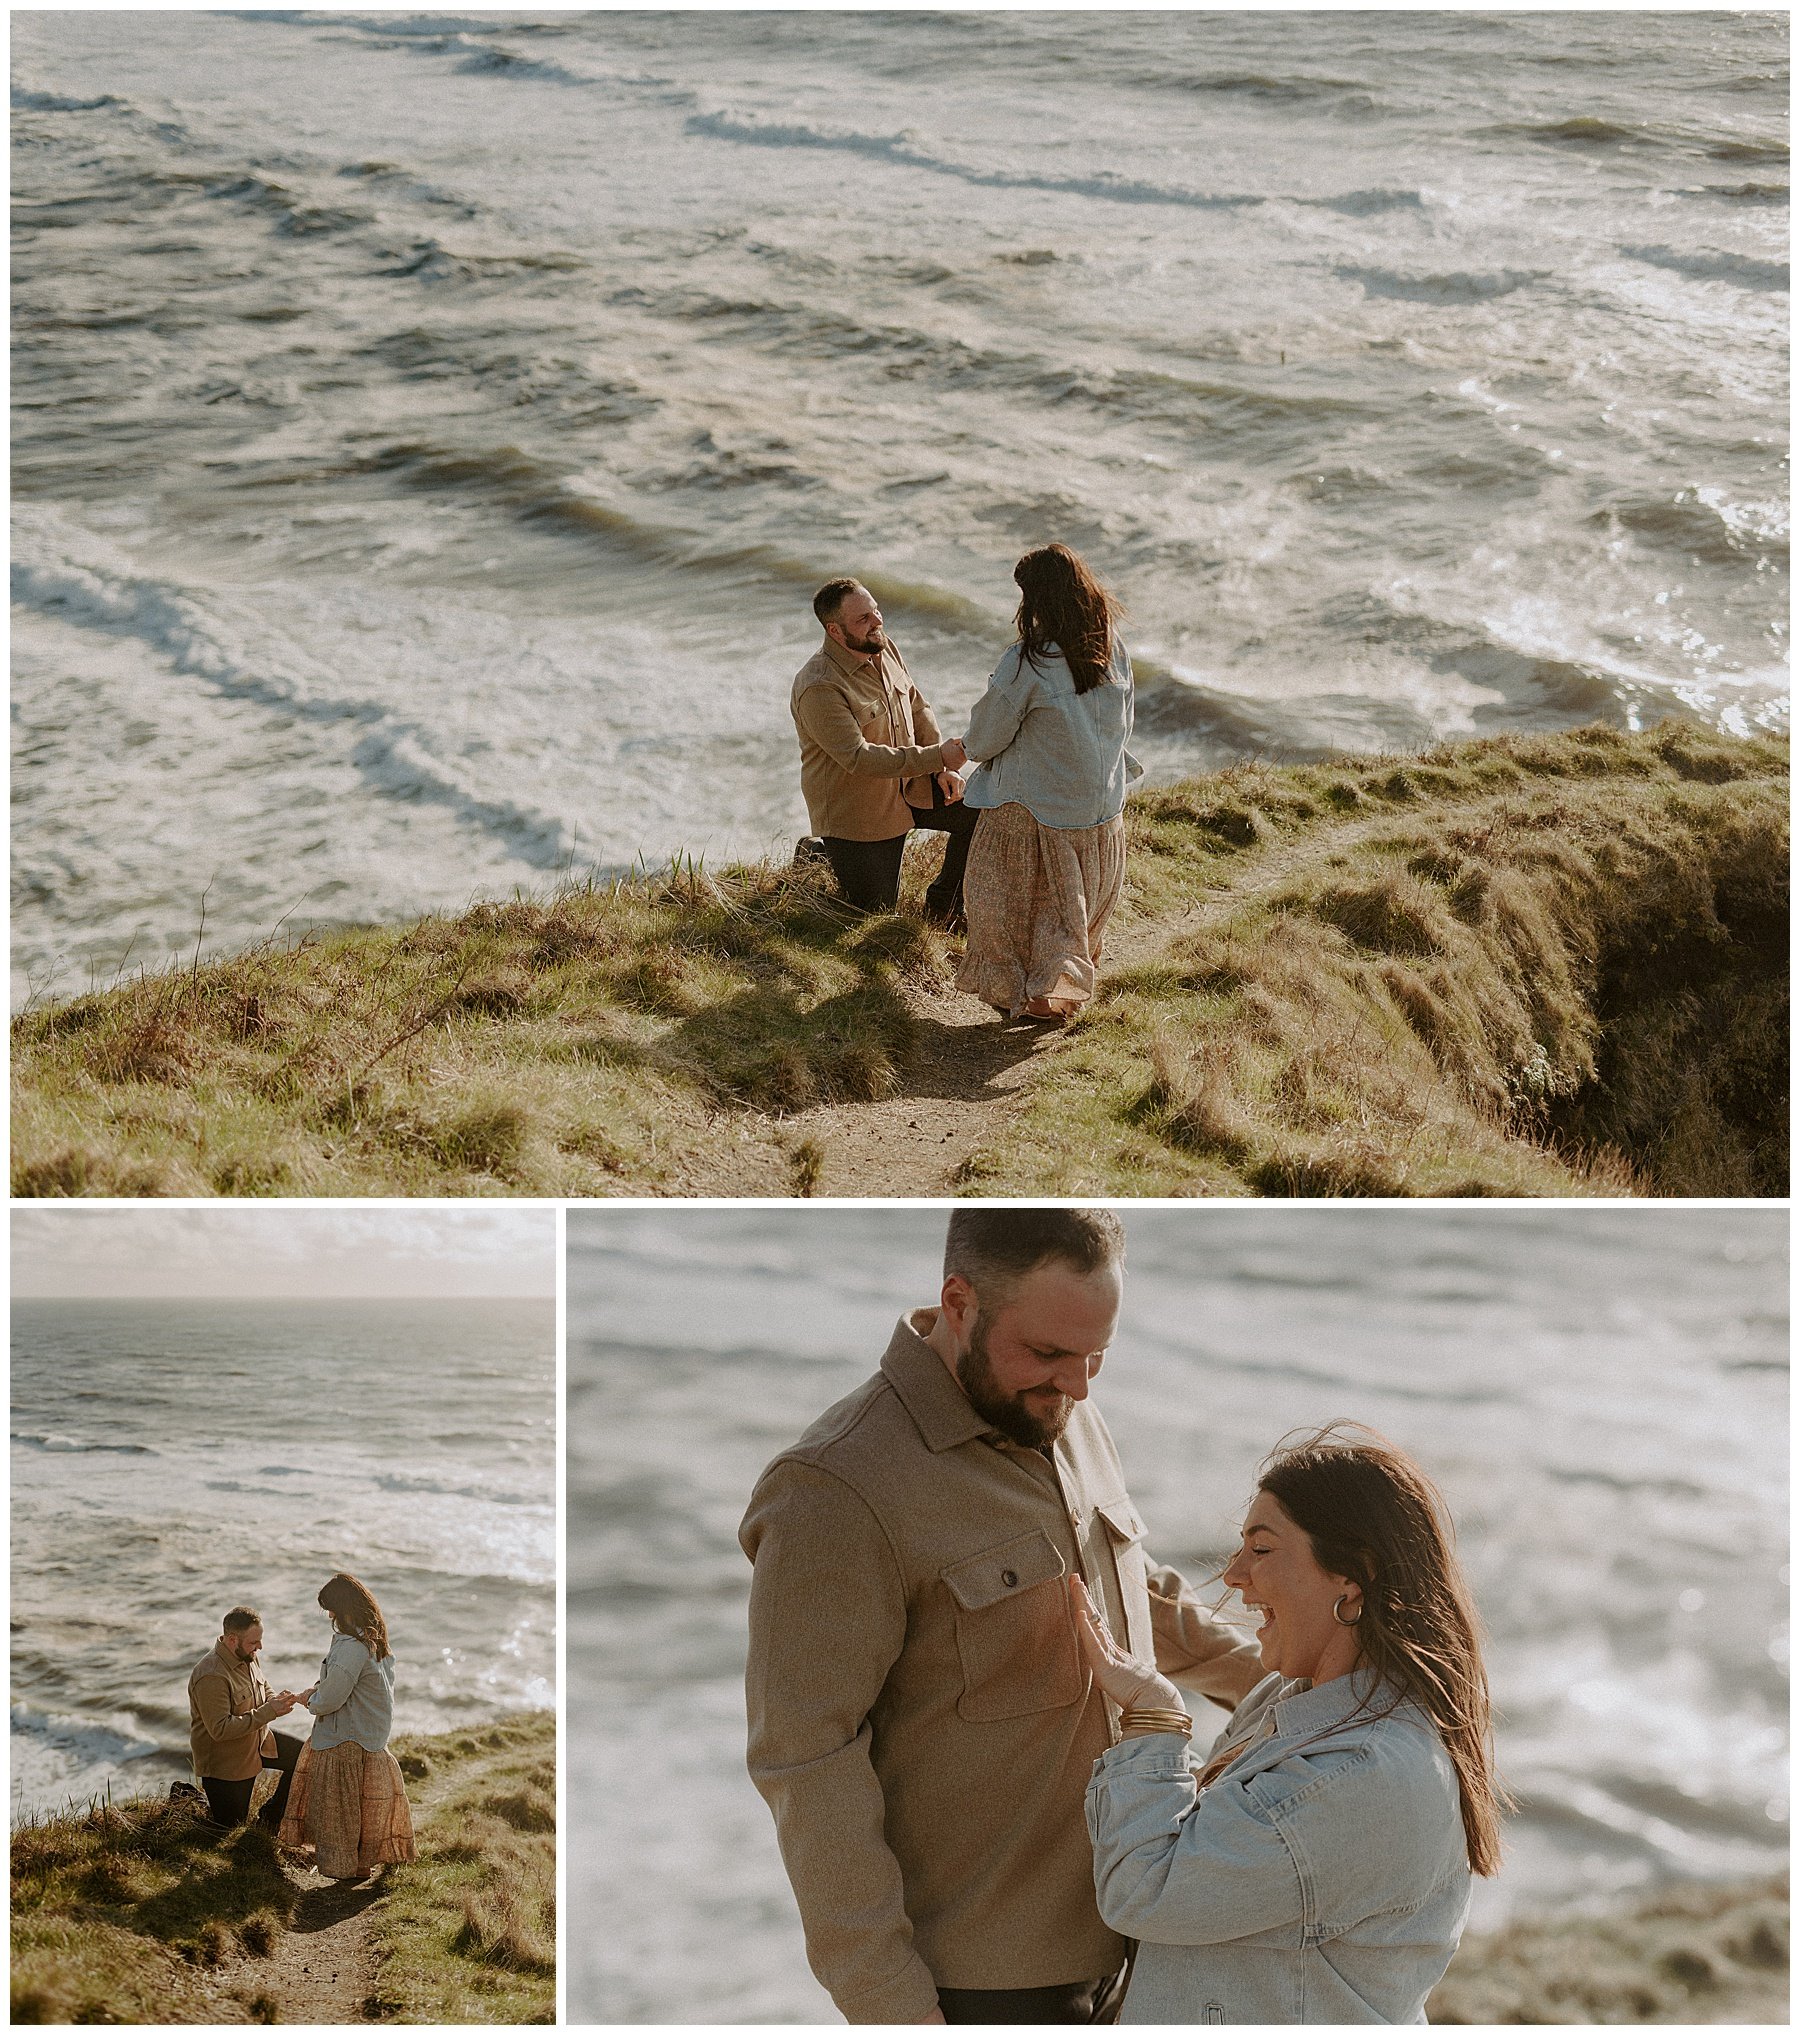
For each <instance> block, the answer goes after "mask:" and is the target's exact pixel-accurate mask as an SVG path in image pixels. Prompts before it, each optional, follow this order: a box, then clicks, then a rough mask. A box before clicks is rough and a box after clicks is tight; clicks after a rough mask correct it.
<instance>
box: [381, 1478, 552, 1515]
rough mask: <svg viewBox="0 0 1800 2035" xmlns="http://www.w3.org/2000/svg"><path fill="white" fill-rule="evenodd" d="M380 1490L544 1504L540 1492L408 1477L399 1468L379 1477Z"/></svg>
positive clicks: (491, 1502) (488, 1502) (497, 1502)
mask: <svg viewBox="0 0 1800 2035" xmlns="http://www.w3.org/2000/svg"><path fill="white" fill-rule="evenodd" d="M375 1486H376V1489H377V1490H380V1491H393V1492H398V1493H401V1494H402V1495H405V1494H411V1493H417V1494H419V1495H421V1496H424V1497H430V1498H475V1499H478V1500H479V1501H480V1502H481V1503H482V1504H483V1505H530V1506H537V1507H541V1506H542V1505H543V1503H544V1499H543V1494H542V1493H541V1492H536V1491H498V1490H496V1489H495V1488H494V1487H493V1485H492V1484H447V1483H445V1482H444V1480H443V1479H442V1478H441V1477H408V1476H403V1475H401V1474H400V1473H399V1472H398V1471H387V1472H383V1473H381V1474H379V1475H377V1477H376V1478H375Z"/></svg>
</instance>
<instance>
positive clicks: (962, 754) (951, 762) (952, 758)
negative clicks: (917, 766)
mask: <svg viewBox="0 0 1800 2035" xmlns="http://www.w3.org/2000/svg"><path fill="white" fill-rule="evenodd" d="M939 746H940V748H941V750H942V752H943V758H944V768H945V769H946V770H960V769H961V768H962V767H963V765H964V764H965V763H967V762H968V760H969V752H968V751H967V750H966V749H965V748H964V747H963V745H962V744H961V743H960V742H959V741H958V740H957V739H956V737H955V736H954V735H952V736H951V737H950V739H949V741H948V742H944V743H941V744H940V745H939Z"/></svg>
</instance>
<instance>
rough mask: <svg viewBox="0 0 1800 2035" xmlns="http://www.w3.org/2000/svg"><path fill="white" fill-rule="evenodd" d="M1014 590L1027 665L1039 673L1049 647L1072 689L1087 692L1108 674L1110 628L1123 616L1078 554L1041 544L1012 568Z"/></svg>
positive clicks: (1066, 548) (1116, 603) (1015, 623)
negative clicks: (1055, 651)
mask: <svg viewBox="0 0 1800 2035" xmlns="http://www.w3.org/2000/svg"><path fill="white" fill-rule="evenodd" d="M1013 578H1014V579H1015V580H1016V581H1017V582H1018V587H1019V612H1018V614H1017V615H1016V616H1015V617H1014V626H1015V627H1016V628H1017V630H1018V632H1019V642H1020V645H1021V646H1022V648H1023V650H1024V653H1025V661H1026V662H1027V663H1028V664H1031V665H1034V666H1038V667H1039V668H1040V669H1041V668H1042V659H1043V657H1044V655H1045V653H1046V652H1047V651H1048V650H1049V649H1050V648H1051V646H1052V645H1054V646H1055V647H1056V648H1057V649H1058V650H1060V651H1061V652H1062V656H1063V662H1064V663H1065V664H1067V666H1068V667H1069V670H1070V672H1071V673H1072V674H1073V676H1074V679H1075V690H1076V691H1077V692H1078V693H1080V692H1092V691H1093V690H1094V688H1095V686H1097V685H1105V684H1106V682H1107V680H1108V678H1109V677H1110V675H1111V667H1112V639H1113V629H1114V627H1115V626H1116V625H1117V623H1118V620H1119V616H1120V615H1121V613H1122V612H1123V610H1122V609H1121V608H1120V606H1119V603H1118V601H1117V600H1116V599H1115V598H1114V596H1113V595H1112V594H1110V593H1108V592H1107V590H1106V588H1105V587H1103V586H1102V585H1101V584H1100V582H1099V581H1098V580H1097V579H1096V578H1095V577H1094V575H1093V574H1092V573H1091V572H1090V571H1089V570H1088V568H1087V565H1086V564H1085V562H1084V561H1083V560H1082V558H1081V557H1080V555H1079V554H1078V553H1077V552H1073V551H1071V550H1070V549H1069V547H1068V546H1067V545H1066V544H1044V545H1040V546H1039V548H1038V549H1037V550H1036V551H1028V552H1026V554H1025V556H1024V557H1023V558H1021V559H1020V560H1019V562H1018V564H1017V565H1015V566H1014V567H1013Z"/></svg>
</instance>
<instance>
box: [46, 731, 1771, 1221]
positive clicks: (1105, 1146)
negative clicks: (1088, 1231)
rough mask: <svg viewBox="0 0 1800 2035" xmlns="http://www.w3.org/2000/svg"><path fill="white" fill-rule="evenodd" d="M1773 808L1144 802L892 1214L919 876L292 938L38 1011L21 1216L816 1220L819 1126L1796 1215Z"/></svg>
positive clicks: (1277, 1176)
mask: <svg viewBox="0 0 1800 2035" xmlns="http://www.w3.org/2000/svg"><path fill="white" fill-rule="evenodd" d="M1787 815H1788V798H1787V745H1786V743H1785V741H1784V740H1782V739H1779V738H1777V737H1773V736H1758V737H1755V738H1750V739H1737V738H1734V737H1730V736H1726V735H1721V734H1717V733H1713V732H1710V731H1708V730H1705V729H1701V728H1697V727H1695V726H1693V725H1691V724H1688V723H1683V722H1673V721H1671V722H1665V723H1664V724H1663V725H1662V726H1661V727H1659V728H1656V729H1653V730H1650V731H1648V732H1644V733H1637V734H1624V733H1621V732H1619V731H1617V730H1614V729H1609V728H1601V727H1595V728H1584V729H1577V730H1573V731H1570V732H1568V733H1564V734H1555V735H1530V736H1509V737H1501V738H1496V739H1491V740H1485V741H1476V742H1467V743H1460V744H1456V745H1452V746H1450V747H1446V748H1443V749H1440V750H1435V751H1432V752H1430V753H1428V754H1425V755H1418V756H1405V757H1398V756H1396V757H1385V758H1383V757H1357V758H1342V759H1338V760H1336V761H1333V762H1330V763H1320V764H1309V765H1293V766H1269V765H1262V764H1248V765H1243V766H1239V767H1237V768H1235V769H1232V770H1227V771H1224V772H1221V773H1218V774H1216V775H1214V776H1212V777H1208V778H1204V779H1195V780H1192V781H1190V782H1188V783H1184V784H1179V785H1174V786H1169V787H1165V788H1161V789H1157V790H1152V791H1149V792H1145V793H1143V794H1141V795H1140V796H1138V797H1137V798H1135V799H1133V800H1132V802H1131V804H1130V805H1129V807H1128V808H1127V819H1128V825H1129V830H1130V842H1131V849H1130V859H1129V888H1128V894H1127V898H1126V902H1125V905H1124V907H1123V909H1122V910H1121V912H1120V915H1119V917H1118V919H1117V920H1116V921H1115V928H1116V930H1115V932H1114V933H1113V934H1112V935H1111V936H1110V937H1109V958H1108V963H1107V966H1106V968H1105V970H1104V971H1103V976H1102V988H1101V993H1100V995H1099V996H1098V997H1097V998H1096V1000H1095V1002H1094V1004H1093V1006H1092V1007H1091V1008H1090V1010H1089V1011H1088V1012H1086V1013H1084V1015H1083V1016H1082V1018H1081V1019H1080V1020H1079V1021H1078V1022H1077V1023H1076V1024H1075V1025H1073V1026H1071V1027H1070V1028H1069V1030H1068V1031H1067V1032H1066V1033H1065V1034H1064V1035H1062V1036H1061V1037H1059V1038H1057V1039H1055V1040H1053V1041H1049V1042H1040V1043H1039V1048H1038V1049H1037V1050H1035V1051H1034V1054H1033V1057H1032V1061H1031V1065H1030V1068H1029V1069H1028V1070H1027V1071H1028V1073H1029V1079H1027V1080H1025V1081H1024V1082H1022V1083H1021V1084H1019V1085H1017V1086H1015V1087H1014V1088H1012V1089H1009V1091H1008V1093H1007V1098H1006V1103H1007V1106H1006V1108H1005V1110H1004V1112H996V1113H995V1121H994V1122H993V1124H992V1126H991V1128H990V1127H986V1126H984V1127H983V1129H982V1131H981V1134H980V1136H979V1138H978V1139H977V1141H976V1142H975V1143H974V1144H973V1146H972V1147H971V1148H969V1149H967V1150H965V1151H962V1152H961V1153H960V1154H959V1155H958V1156H957V1157H956V1159H955V1162H954V1166H953V1169H952V1170H950V1171H948V1172H946V1173H944V1174H942V1175H940V1176H931V1175H930V1174H929V1170H928V1169H924V1168H922V1169H921V1171H920V1175H919V1177H917V1178H916V1179H908V1180H906V1181H905V1182H904V1184H901V1185H897V1186H894V1185H890V1186H884V1187H881V1188H877V1189H873V1190H871V1189H870V1188H868V1187H866V1186H863V1185H860V1184H859V1176H858V1172H857V1159H856V1152H857V1143H856V1140H857V1128H858V1127H857V1124H856V1120H855V1112H856V1110H857V1109H858V1107H860V1106H874V1105H876V1104H878V1103H880V1102H881V1101H882V1100H883V1099H884V1098H896V1097H898V1098H903V1099H911V1098H914V1097H917V1098H920V1099H922V1100H926V1101H929V1100H930V1099H931V1098H933V1097H937V1098H942V1097H944V1096H946V1095H948V1094H951V1093H952V1088H951V1087H950V1086H947V1085H946V1082H945V1074H946V1066H945V1057H946V1055H950V1054H953V1053H954V1052H955V1051H956V1050H957V1048H958V1046H959V1044H960V1043H962V1042H964V1041H965V1040H966V1037H967V1034H966V1033H959V1032H958V1031H957V1030H956V1029H955V1027H956V1026H957V1025H966V1024H967V1022H968V1016H967V1007H968V1006H969V1005H970V1001H971V1000H969V999H961V998H957V997H956V996H955V995H954V992H953V987H952V984H953V976H954V959H955V950H954V946H953V944H952V943H951V942H949V941H947V940H946V939H945V937H944V936H943V935H942V934H941V933H939V932H938V931H936V930H935V929H934V928H932V927H930V926H928V925H927V924H925V923H924V922H923V921H922V920H921V918H920V917H919V916H918V915H917V912H916V908H915V907H916V900H917V896H918V893H919V890H920V888H921V887H922V884H923V881H924V880H925V878H926V876H927V875H928V874H929V870H928V869H927V867H926V866H925V865H926V864H927V863H928V862H929V861H931V860H932V859H933V858H934V856H935V854H936V853H937V852H938V849H937V846H936V844H935V843H933V844H932V845H931V846H930V847H927V848H925V849H924V850H923V851H922V853H920V854H918V855H917V856H916V857H915V858H914V859H913V860H912V861H910V862H909V870H908V879H907V889H906V894H905V896H904V897H903V901H902V909H901V911H900V912H899V913H896V914H894V915H891V916H887V917H880V918H875V919H867V920H860V921H859V920H854V919H852V918H850V917H849V916H848V915H847V914H846V913H845V912H844V910H843V909H842V907H841V906H840V905H838V903H837V902H836V901H835V899H834V897H833V896H832V894H831V890H830V886H829V883H828V881H826V880H825V879H823V878H822V877H820V876H819V875H818V874H817V873H816V872H808V871H805V870H788V869H777V868H772V867H768V866H763V867H754V868H747V869H725V870H721V871H717V872H708V871H706V870H705V869H704V868H701V867H698V866H694V865H691V864H690V865H684V866H677V867H676V868H675V869H674V870H673V871H671V872H670V873H668V874H667V875H664V876H661V877H657V878H646V879H644V880H641V881H637V882H632V883H621V884H615V885H612V886H610V887H608V888H597V887H588V888H583V889H573V890H568V891H564V892H562V893H560V894H558V895H556V896H554V897H551V898H547V899H543V900H532V899H524V898H520V899H515V900H514V901H512V902H510V903H499V904H483V905H478V906H476V907H475V908H474V909H473V910H471V911H469V912H467V913H465V914H463V915H461V916H460V917H456V918H432V919H426V920H423V921H420V922H418V923H416V924H413V925H409V926H405V927H394V928H382V927H373V928H366V929H358V930H354V931H350V932H344V933H338V934H333V935H328V936H318V937H310V938H308V939H306V940H303V941H301V942H300V943H298V944H296V945H293V946H285V947H274V946H271V947H265V948H262V949H259V950H256V951H253V952H251V953H247V954H243V955H239V956H236V957H234V958H232V959H229V960H224V961H218V962H214V963H211V964H209V965H205V966H200V967H195V968H187V969H175V970H171V971H170V972H168V973H165V974H160V975H146V976H142V977H139V978H138V979H136V980H132V981H126V982H122V983H120V984H118V985H116V986H114V987H113V988H110V989H106V990H102V991H98V992H96V993H93V994H90V995H87V996H82V997H78V998H76V999H74V1000H73V1001H70V1002H67V1003H62V1004H58V1005H54V1006H48V1007H43V1008H32V1009H28V1010H26V1011H25V1012H23V1013H22V1014H21V1015H20V1016H19V1017H18V1018H17V1019H15V1021H14V1028H13V1065H14V1107H13V1191H14V1192H15V1194H19V1195H25V1196H39V1195H67V1194H206V1193H219V1194H237V1195H244V1194H303V1195H321V1194H415V1195H423V1194H430V1195H439V1194H534V1195H573V1196H583V1195H605V1194H645V1193H649V1194H663V1193H677V1194H679V1193H696V1192H699V1193H726V1194H733V1193H770V1192H773V1193H802V1194H804V1193H807V1192H810V1191H813V1189H814V1188H815V1187H816V1186H817V1185H818V1182H819V1177H820V1170H821V1153H820V1151H819V1149H818V1147H817V1144H816V1142H815V1141H814V1140H812V1139H811V1138H810V1137H809V1136H807V1135H806V1134H805V1133H804V1131H798V1130H796V1123H797V1121H798V1120H800V1119H802V1118H803V1117H804V1116H805V1114H806V1113H807V1112H808V1111H816V1110H817V1109H818V1108H819V1107H820V1106H822V1105H836V1106H841V1108H842V1111H843V1112H844V1115H843V1118H842V1121H841V1122H839V1123H838V1124H837V1130H838V1132H839V1135H840V1136H841V1138H842V1141H843V1145H844V1148H845V1150H846V1152H847V1153H848V1155H849V1156H848V1157H847V1158H845V1159H844V1160H843V1161H842V1164H841V1168H840V1170H841V1175H842V1177H841V1181H840V1182H839V1184H837V1185H836V1186H835V1187H834V1188H833V1191H838V1192H850V1193H855V1192H866V1191H898V1192H911V1193H920V1194H930V1193H939V1192H961V1193H976V1194H1030V1193H1054V1194H1083V1193H1104V1194H1227V1195H1244V1194H1280V1195H1309V1194H1377V1195H1380V1194H1454V1195H1475V1194H1526V1195H1543V1194H1596V1193H1597V1194H1616V1193H1638V1194H1645V1193H1649V1194H1659V1193H1660V1194H1731V1195H1737V1194H1754V1195H1772V1194H1780V1193H1783V1192H1785V1191H1786V1180H1787V1137H1786V1110H1787V844H1788V824H1787ZM957 1006H962V1007H963V1009H962V1011H961V1013H960V1014H958V1015H956V1016H955V1018H954V1022H953V1023H946V1022H945V1021H944V1018H945V1013H946V1012H953V1011H955V1010H956V1007H957ZM976 1014H977V1015H979V1011H978V1010H977V1012H976ZM978 1086H979V1084H977V1087H978ZM974 1092H976V1091H975V1090H973V1089H971V1088H969V1087H967V1086H965V1088H964V1089H963V1090H961V1091H960V1093H961V1094H963V1095H965V1096H966V1095H968V1094H971V1093H974Z"/></svg>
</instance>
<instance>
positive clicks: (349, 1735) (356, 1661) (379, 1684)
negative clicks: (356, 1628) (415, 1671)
mask: <svg viewBox="0 0 1800 2035" xmlns="http://www.w3.org/2000/svg"><path fill="white" fill-rule="evenodd" d="M306 1707H307V1708H308V1709H309V1710H310V1711H311V1712H312V1713H313V1715H314V1716H315V1717H316V1718H317V1719H318V1722H317V1723H316V1724H315V1725H314V1726H313V1728H312V1747H313V1750H314V1751H315V1752H329V1751H330V1749H331V1748H332V1747H333V1746H334V1745H346V1744H350V1743H352V1742H354V1743H355V1744H357V1745H360V1746H361V1747H362V1748H363V1750H364V1751H365V1752H382V1751H385V1750H386V1747H387V1742H388V1734H389V1733H390V1732H391V1731H392V1730H393V1728H394V1662H393V1656H392V1655H391V1654H390V1655H389V1656H388V1658H387V1659H385V1660H377V1659H376V1658H375V1656H374V1655H373V1654H372V1653H371V1652H370V1651H369V1649H368V1648H367V1647H366V1646H364V1645H363V1643H362V1641H361V1640H360V1639H357V1638H354V1637H353V1636H352V1635H351V1634H350V1633H348V1632H340V1633H339V1634H338V1636H337V1637H336V1638H335V1639H334V1640H333V1641H332V1642H331V1651H330V1652H329V1653H328V1654H326V1656H325V1658H324V1659H323V1660H322V1661H321V1662H320V1663H319V1686H318V1687H317V1688H316V1689H315V1690H314V1691H313V1692H312V1694H311V1695H310V1696H309V1697H308V1698H307V1699H306Z"/></svg>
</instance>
